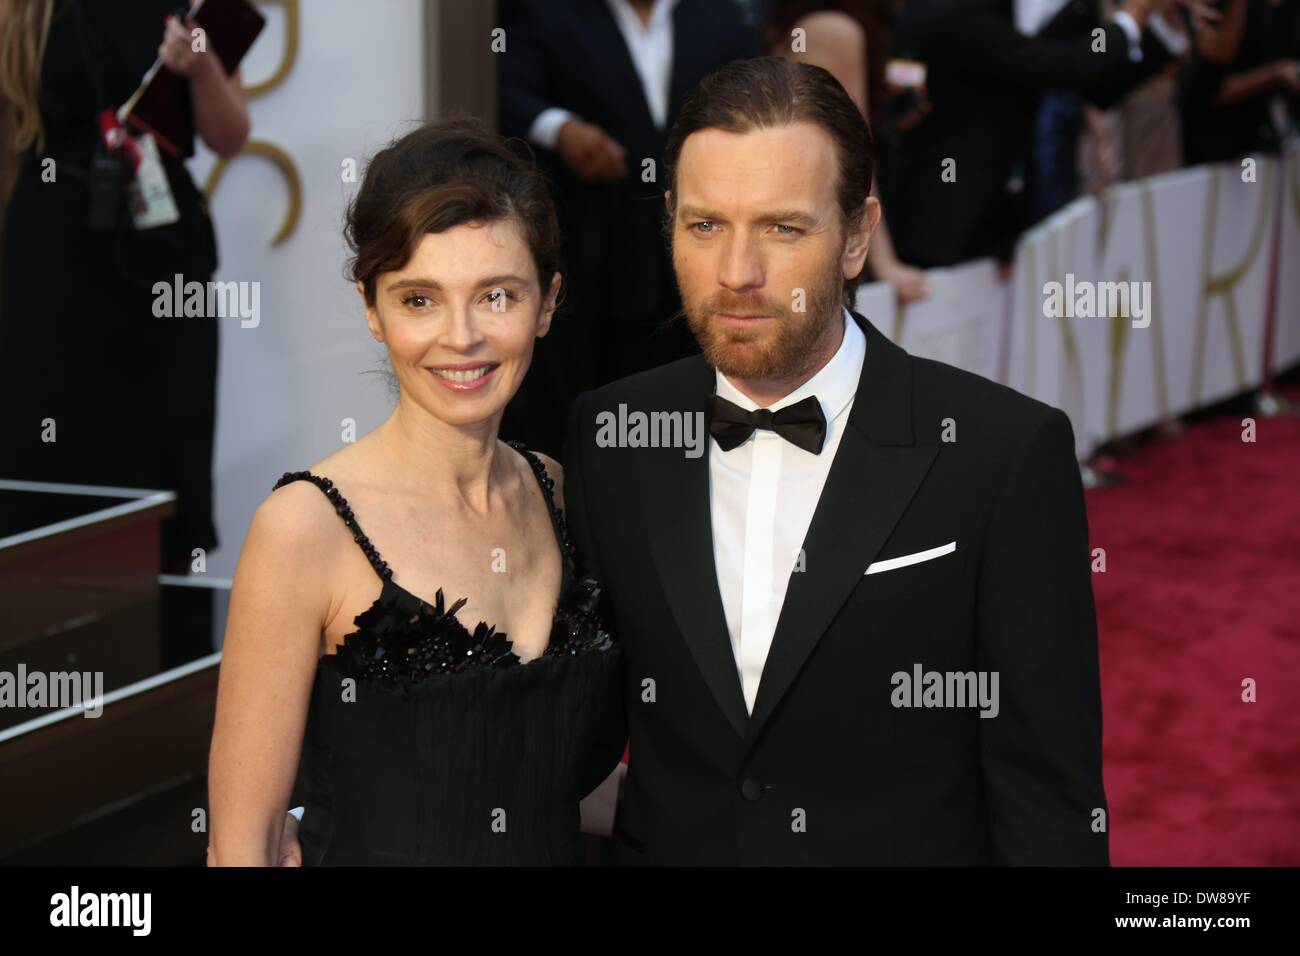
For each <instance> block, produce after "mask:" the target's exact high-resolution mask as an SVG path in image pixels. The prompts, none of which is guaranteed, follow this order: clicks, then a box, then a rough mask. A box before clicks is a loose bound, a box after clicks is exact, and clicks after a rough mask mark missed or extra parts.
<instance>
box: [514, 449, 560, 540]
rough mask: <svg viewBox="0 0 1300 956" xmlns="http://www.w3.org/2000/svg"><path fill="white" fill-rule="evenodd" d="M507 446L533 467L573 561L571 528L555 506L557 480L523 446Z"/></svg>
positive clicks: (539, 460) (547, 504)
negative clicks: (544, 490) (570, 537)
mask: <svg viewBox="0 0 1300 956" xmlns="http://www.w3.org/2000/svg"><path fill="white" fill-rule="evenodd" d="M506 444H507V445H509V446H510V447H511V448H513V449H514V450H515V451H517V452H519V454H521V455H523V456H524V459H525V460H526V461H527V462H528V464H530V465H532V467H533V473H534V474H535V475H537V480H538V481H539V482H541V485H542V487H543V488H545V489H546V507H547V508H548V509H550V512H551V520H552V521H554V522H555V527H556V530H557V532H558V533H559V538H560V545H561V547H563V549H564V556H565V558H566V559H568V560H572V558H573V557H574V548H573V542H572V541H571V540H570V539H569V526H568V524H566V523H565V521H564V512H563V511H561V510H560V509H559V507H558V506H557V505H556V504H555V479H554V478H552V477H551V476H550V475H548V474H547V473H546V466H545V465H543V464H542V460H541V459H540V458H538V457H537V456H536V455H534V454H533V453H532V452H531V451H529V450H528V449H527V448H526V447H524V445H523V444H521V443H520V442H517V441H508V442H506Z"/></svg>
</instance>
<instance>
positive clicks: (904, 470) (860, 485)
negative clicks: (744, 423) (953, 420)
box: [746, 315, 938, 747]
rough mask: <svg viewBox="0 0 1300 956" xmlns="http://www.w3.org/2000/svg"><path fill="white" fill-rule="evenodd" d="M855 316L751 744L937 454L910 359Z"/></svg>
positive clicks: (752, 725) (757, 704)
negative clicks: (832, 441)
mask: <svg viewBox="0 0 1300 956" xmlns="http://www.w3.org/2000/svg"><path fill="white" fill-rule="evenodd" d="M854 318H855V319H856V320H857V321H858V323H859V325H860V326H862V329H863V332H864V333H865V334H866V336H867V348H866V358H865V362H864V367H863V371H862V379H861V381H860V382H859V385H858V392H857V395H856V396H855V398H854V401H853V409H852V411H851V412H850V413H849V422H848V427H847V428H846V429H845V431H844V436H843V437H842V438H841V439H840V445H839V448H838V449H837V450H836V453H835V460H834V462H833V463H832V464H831V469H830V472H829V474H828V475H827V478H826V485H825V487H824V488H823V489H822V494H821V498H820V500H819V501H818V503H817V508H816V510H815V511H814V513H813V518H812V523H811V524H810V525H809V528H808V534H807V536H806V537H805V539H804V565H803V567H804V570H802V571H794V572H792V573H791V575H790V586H789V589H788V590H787V591H786V597H785V603H784V605H782V607H781V615H780V618H779V619H778V621H777V626H776V633H775V634H774V635H773V638H772V646H771V649H770V651H769V652H768V657H767V661H766V663H765V664H764V666H763V677H762V680H761V681H760V683H759V687H758V695H757V698H756V699H755V701H754V712H753V714H752V715H751V717H750V720H749V729H748V734H747V736H746V746H747V747H748V746H750V745H752V744H753V743H754V742H756V741H757V739H758V736H759V734H761V733H762V730H763V727H764V725H765V724H766V722H767V720H768V719H769V718H770V717H771V716H772V714H773V713H774V711H775V710H776V708H777V706H778V705H779V704H780V702H781V699H782V697H784V696H785V694H786V692H787V691H788V690H789V688H790V685H791V684H792V683H793V682H794V680H795V678H796V677H797V676H798V674H799V671H800V670H801V669H802V668H803V665H804V663H805V662H806V661H807V659H808V656H809V655H810V654H811V653H812V651H813V648H815V647H816V646H817V642H818V641H819V640H821V637H822V635H823V634H824V633H825V632H826V629H827V627H829V626H830V623H831V621H832V620H834V618H835V616H836V614H838V613H839V610H840V608H841V607H842V606H843V604H844V602H845V601H846V600H847V599H848V596H849V593H850V592H851V591H852V590H853V588H854V587H856V586H857V585H858V583H859V582H860V581H861V580H862V575H863V573H864V572H865V571H866V569H867V565H869V564H871V562H872V561H874V560H875V559H876V557H877V556H878V555H879V553H880V549H881V548H882V547H883V546H884V544H885V541H886V540H887V539H888V537H889V534H890V532H891V531H892V530H893V528H894V526H895V525H896V524H897V523H898V519H899V518H900V517H901V516H902V514H903V511H904V510H905V509H906V508H907V505H908V502H910V501H911V500H912V497H913V496H914V495H915V494H916V490H917V488H918V487H920V485H921V482H922V481H923V480H924V479H925V476H926V473H927V472H928V471H929V469H930V465H931V463H932V462H933V461H934V458H935V456H936V455H937V454H938V449H937V448H936V447H934V446H928V445H915V444H913V442H912V428H911V412H912V409H911V359H910V358H909V357H908V355H907V353H906V352H904V351H903V350H902V349H900V348H899V347H898V346H896V345H894V344H893V343H891V342H890V341H889V340H888V339H886V338H885V337H884V336H883V335H881V334H880V333H879V332H878V331H876V330H875V328H874V327H872V326H871V324H870V323H869V322H867V321H866V319H864V318H862V317H861V316H858V315H854Z"/></svg>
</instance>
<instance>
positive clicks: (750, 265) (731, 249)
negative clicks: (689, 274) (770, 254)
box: [718, 233, 763, 292]
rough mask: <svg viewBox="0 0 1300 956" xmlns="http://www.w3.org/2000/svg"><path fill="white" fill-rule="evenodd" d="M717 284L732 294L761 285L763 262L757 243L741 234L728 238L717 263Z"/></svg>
mask: <svg viewBox="0 0 1300 956" xmlns="http://www.w3.org/2000/svg"><path fill="white" fill-rule="evenodd" d="M718 283H719V284H720V285H722V286H725V287H726V288H728V289H730V290H731V291H733V292H743V291H745V290H746V289H754V288H758V287H759V286H761V285H762V284H763V261H762V257H761V256H760V254H759V249H758V243H757V242H755V241H754V239H753V238H752V237H750V236H747V235H745V234H743V233H734V234H733V235H732V236H730V237H729V238H728V242H727V245H726V247H725V249H724V250H723V253H722V261H721V262H719V263H718Z"/></svg>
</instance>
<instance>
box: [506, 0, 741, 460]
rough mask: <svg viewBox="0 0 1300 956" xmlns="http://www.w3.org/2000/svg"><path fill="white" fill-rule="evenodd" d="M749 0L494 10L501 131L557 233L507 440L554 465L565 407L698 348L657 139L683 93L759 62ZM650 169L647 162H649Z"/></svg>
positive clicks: (574, 0) (587, 0) (554, 2)
mask: <svg viewBox="0 0 1300 956" xmlns="http://www.w3.org/2000/svg"><path fill="white" fill-rule="evenodd" d="M755 15H756V14H755V13H754V12H753V11H752V10H751V5H750V4H746V3H744V2H743V0H655V2H651V0H502V3H501V6H500V16H501V23H502V27H503V28H504V30H505V40H506V48H505V50H504V52H501V53H499V54H498V56H497V63H498V71H497V81H498V82H497V94H498V107H497V109H498V126H499V128H500V131H501V132H502V133H503V134H504V135H506V136H515V137H519V138H521V139H526V140H528V141H529V142H530V143H532V144H533V146H534V147H536V148H537V153H538V159H539V163H540V164H541V165H542V166H543V168H545V169H546V171H547V173H548V175H549V176H550V177H551V180H552V182H553V183H554V184H555V191H556V205H557V208H558V210H559V213H560V226H561V233H562V235H563V236H564V250H563V257H562V266H563V270H564V292H563V294H562V302H561V314H560V315H559V317H558V318H557V321H556V322H555V323H554V325H553V326H552V328H551V332H550V334H549V335H547V336H546V337H545V338H543V339H540V340H538V342H537V347H536V350H535V353H534V358H533V364H532V367H531V368H530V369H529V372H528V377H527V378H526V380H525V382H524V385H523V386H522V388H521V390H520V393H519V395H518V396H516V399H515V401H513V402H511V404H510V407H509V408H508V409H507V410H506V417H505V419H504V421H503V423H502V434H503V435H504V436H505V437H506V438H517V439H520V440H522V441H524V442H525V443H527V444H529V445H531V446H532V447H534V448H537V449H538V450H540V451H543V452H547V453H549V454H553V455H557V456H558V454H559V453H560V450H561V447H562V445H563V439H564V435H563V429H564V422H565V419H566V417H567V415H568V411H569V406H570V403H571V402H572V400H573V398H574V397H575V396H576V395H577V394H578V393H579V392H581V391H583V390H584V389H587V388H592V387H594V386H596V385H602V384H604V383H606V382H609V381H612V380H613V379H615V378H619V377H621V376H623V375H628V374H631V373H632V372H634V371H640V370H642V369H647V368H653V367H654V366H656V365H661V364H663V363H664V362H668V361H671V360H672V359H676V358H681V357H682V356H684V355H688V354H690V353H691V352H693V351H695V343H694V342H693V341H691V337H690V335H689V334H687V333H686V332H685V331H684V330H681V329H680V328H679V327H669V328H668V329H662V328H661V325H662V323H663V322H664V320H665V319H666V318H668V317H669V316H671V315H672V314H673V313H674V312H676V311H677V309H678V307H679V305H680V303H679V301H678V299H677V292H676V288H675V287H674V284H673V276H672V263H671V262H670V261H669V259H668V248H667V245H666V243H665V242H664V236H663V229H662V218H661V211H662V208H663V205H662V204H663V177H662V174H661V172H660V167H661V166H662V164H663V152H664V142H665V139H666V137H667V135H668V129H669V128H670V127H671V125H672V121H673V119H674V118H675V117H676V115H677V111H678V110H679V109H680V108H681V104H682V101H683V100H685V98H686V94H687V93H688V92H689V91H690V90H691V88H692V87H694V86H695V84H696V83H698V82H699V81H700V80H701V79H703V78H704V77H705V76H707V75H708V74H709V73H711V72H713V71H714V70H716V69H717V68H718V67H720V66H722V65H723V64H725V63H728V62H730V61H731V60H734V59H741V58H745V57H750V56H753V55H754V54H755V53H756V52H757V45H758V41H757V33H756V24H755V23H753V22H751V21H752V20H753V18H754V16H755ZM647 163H652V164H653V165H649V166H648V165H647Z"/></svg>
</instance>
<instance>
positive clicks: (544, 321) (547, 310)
mask: <svg viewBox="0 0 1300 956" xmlns="http://www.w3.org/2000/svg"><path fill="white" fill-rule="evenodd" d="M563 285H564V279H563V277H562V276H561V275H560V274H559V273H558V272H557V273H555V275H553V276H551V288H550V289H549V290H548V291H547V293H546V298H545V299H544V300H543V302H542V314H541V315H540V316H539V317H538V322H537V337H538V338H539V339H540V338H541V337H542V336H544V335H545V334H546V333H547V332H549V331H551V320H552V319H554V318H555V309H556V306H557V305H559V302H560V289H561V288H562V287H563Z"/></svg>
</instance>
